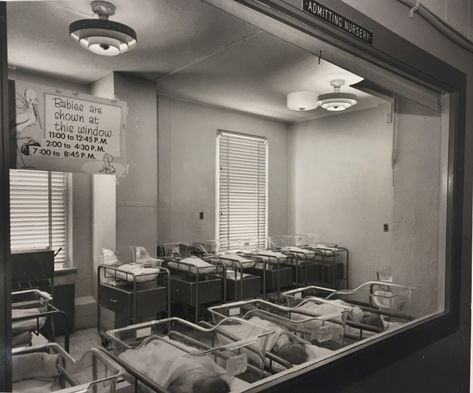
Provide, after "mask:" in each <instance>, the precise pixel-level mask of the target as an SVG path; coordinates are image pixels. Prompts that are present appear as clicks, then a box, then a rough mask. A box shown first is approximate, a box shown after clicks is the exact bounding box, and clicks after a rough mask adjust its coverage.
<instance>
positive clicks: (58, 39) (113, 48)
mask: <svg viewBox="0 0 473 393" xmlns="http://www.w3.org/2000/svg"><path fill="white" fill-rule="evenodd" d="M131 3H133V6H131V5H130V4H131ZM151 3H152V4H153V6H152V7H151V6H150V4H151ZM209 3H212V4H214V5H215V6H211V5H209ZM316 3H317V7H318V8H317V13H314V12H307V10H304V8H303V7H304V6H305V7H306V8H307V7H308V6H309V5H310V9H312V10H314V8H312V5H314V4H316ZM318 3H319V2H315V1H314V2H312V1H303V2H302V1H296V0H288V1H271V0H260V1H247V0H236V1H231V2H230V1H218V0H204V1H195V0H153V1H151V2H150V1H149V0H135V1H133V2H129V1H126V0H117V4H116V13H112V11H115V9H113V10H112V8H107V7H109V6H108V5H107V3H106V2H93V3H92V4H93V6H94V4H95V6H94V7H96V8H95V12H99V13H100V12H108V13H109V14H110V15H109V16H110V18H111V20H112V21H116V22H120V23H124V24H127V25H128V24H130V25H133V26H131V27H133V28H135V29H136V30H137V37H136V39H135V38H133V30H128V29H124V30H123V31H122V32H117V34H116V35H114V36H113V37H114V38H113V39H112V38H110V37H109V39H107V40H106V41H104V42H101V41H100V40H101V39H103V37H101V36H99V34H98V33H97V32H100V33H101V34H102V33H103V34H105V33H107V34H110V31H109V29H108V27H107V28H105V29H104V30H100V31H99V30H97V31H96V30H95V28H94V29H92V30H93V31H92V32H91V31H89V30H90V29H87V26H95V23H109V22H110V21H108V20H106V17H105V16H106V15H102V18H100V19H96V20H94V22H93V23H92V22H90V23H92V24H90V25H89V24H88V23H89V22H83V21H80V22H79V23H78V24H77V23H75V22H76V20H77V19H79V18H86V17H87V15H92V14H93V11H92V10H91V9H90V7H89V3H88V2H77V1H73V0H63V1H60V2H57V1H35V2H8V29H9V30H8V59H9V62H10V63H11V64H10V67H9V71H8V72H9V75H8V76H9V80H10V81H9V82H10V83H9V88H10V89H11V91H12V92H14V93H11V95H10V96H9V105H10V113H12V114H14V116H12V119H10V123H11V124H12V126H11V129H10V135H12V136H16V143H17V146H15V148H14V149H13V151H12V153H15V154H16V156H15V159H16V161H15V163H16V168H15V169H13V170H12V171H11V176H10V186H11V195H10V207H11V211H10V213H11V232H10V237H11V249H12V252H13V253H22V252H23V251H35V250H44V249H51V250H54V251H55V252H58V253H57V255H56V257H55V262H56V267H64V266H65V267H67V266H70V263H71V260H73V261H74V269H64V270H63V271H62V272H61V274H58V275H63V276H65V278H64V280H62V282H61V285H63V284H64V286H65V285H70V286H73V285H75V288H68V289H67V291H68V292H67V293H68V295H69V296H70V297H71V298H72V300H71V301H70V310H74V312H76V313H77V315H75V321H76V325H77V327H78V328H77V329H76V330H81V329H89V330H87V332H90V331H92V329H90V328H96V330H93V338H92V339H91V340H84V341H87V345H89V343H90V342H99V341H96V339H97V337H96V336H95V331H98V332H99V336H100V339H102V341H101V343H102V344H104V345H106V344H109V343H110V341H111V340H112V341H113V342H114V346H113V349H114V350H115V352H114V353H115V354H116V355H120V356H122V352H123V355H124V356H123V357H121V358H120V359H122V361H123V362H124V364H125V365H126V362H125V360H126V356H127V355H126V353H128V354H129V353H135V352H133V351H134V350H137V351H139V350H140V349H141V348H142V346H141V344H143V345H145V344H146V343H147V340H148V338H145V337H148V336H153V335H157V336H163V337H161V338H162V340H152V337H151V338H149V341H150V342H152V345H156V346H157V347H159V346H160V345H161V344H163V343H167V344H169V342H170V341H172V340H177V341H179V340H181V342H180V344H178V345H175V346H174V347H173V348H174V350H176V351H177V350H178V349H179V350H183V351H184V352H186V348H184V347H185V346H192V347H193V351H194V352H193V351H192V350H189V351H188V352H187V353H186V355H185V356H187V357H186V359H188V358H189V357H190V356H194V355H195V354H196V352H195V351H201V352H202V351H203V352H205V351H207V352H205V354H209V353H211V356H209V357H208V360H209V362H210V361H212V362H213V361H214V360H215V359H217V361H216V365H218V367H217V368H218V369H220V368H219V367H220V366H222V367H223V369H225V371H226V372H227V373H228V378H227V377H225V380H224V381H223V382H225V383H227V382H229V381H233V382H235V383H236V384H237V385H238V386H237V387H236V390H238V391H242V392H244V391H251V392H257V391H261V392H263V391H265V392H266V391H270V388H271V387H272V386H276V385H277V384H279V383H283V382H284V381H285V380H287V379H290V378H292V377H295V376H296V375H300V374H302V373H305V372H307V371H308V370H314V372H316V373H319V372H320V373H323V372H324V371H323V370H325V369H326V368H325V365H327V363H330V365H328V367H338V366H337V365H338V364H339V363H337V362H332V360H334V359H339V358H340V357H343V356H347V357H348V356H350V354H352V353H354V352H355V351H358V350H359V349H360V348H363V349H368V350H372V349H373V348H375V350H376V348H378V349H380V348H383V347H382V345H384V346H387V345H388V344H389V343H390V342H396V343H397V341H396V340H399V342H400V343H401V344H402V340H403V337H406V336H408V335H409V334H414V333H415V332H416V331H417V330H419V331H420V330H421V329H423V328H424V327H425V326H427V325H428V324H430V323H437V322H438V321H439V320H442V321H443V319H442V318H445V320H446V318H447V317H448V316H449V315H451V314H450V310H455V307H453V306H452V303H451V302H452V301H453V300H455V299H456V297H455V296H453V295H452V293H453V292H452V291H453V290H454V289H455V285H452V282H451V281H450V280H453V279H456V276H455V272H454V271H453V270H452V266H453V265H452V264H453V263H456V262H455V261H456V260H458V259H459V258H454V254H453V252H454V251H455V250H453V246H454V245H455V244H456V245H459V244H460V242H458V241H456V239H454V236H460V235H461V233H460V232H458V233H457V232H456V231H457V228H460V227H461V226H460V225H459V224H458V222H454V220H456V219H458V217H461V214H459V213H462V212H459V213H458V212H457V211H455V209H458V208H459V206H461V202H462V201H461V198H460V197H461V195H460V194H461V193H457V194H455V193H454V191H455V190H457V188H456V187H459V186H458V184H459V183H457V181H458V179H457V178H456V177H455V176H457V175H458V174H459V173H460V174H461V173H462V169H463V168H459V167H457V166H456V165H458V162H457V161H455V160H458V159H460V160H462V159H463V158H462V157H460V158H458V156H455V154H457V151H458V146H453V145H452V144H453V143H460V144H461V143H462V140H461V138H459V136H458V134H455V133H456V132H457V129H456V128H455V127H456V126H457V125H461V124H460V123H461V122H460V121H459V120H458V119H457V118H456V117H455V116H457V115H458V113H460V111H459V107H458V106H457V105H458V100H457V98H458V97H456V96H452V95H451V94H453V93H452V91H454V89H453V88H451V87H449V85H447V84H444V85H439V86H437V83H439V80H440V79H441V78H440V77H439V78H440V79H439V78H434V77H431V78H430V79H429V80H427V78H426V77H425V75H424V74H420V73H419V74H417V75H414V74H413V75H411V73H413V72H414V71H413V70H417V69H418V70H420V69H422V67H421V66H420V65H419V64H417V66H416V67H414V66H409V67H408V66H407V65H406V66H405V67H403V66H402V64H401V65H399V64H398V65H396V64H397V63H396V62H395V58H396V56H398V55H399V52H398V51H394V50H393V53H392V56H391V53H390V52H389V51H388V49H391V48H386V53H387V54H386V57H383V58H380V59H378V56H380V53H381V52H382V51H381V50H380V49H379V48H377V47H376V45H377V43H378V42H380V40H383V42H384V40H387V41H389V40H388V38H389V37H390V35H389V34H388V33H387V32H385V34H384V35H383V34H381V35H380V34H377V33H376V31H373V34H374V36H371V35H369V34H368V30H360V29H359V28H358V27H356V26H357V25H356V23H361V22H359V21H358V22H357V18H358V16H357V14H354V15H350V14H348V15H344V17H346V23H347V24H346V26H348V27H350V28H349V29H347V28H345V29H343V28H342V27H341V25H339V24H337V23H336V24H334V25H333V26H332V25H330V20H328V19H327V18H325V19H324V18H322V15H325V16H327V15H331V16H334V15H336V20H337V21H342V19H341V17H342V16H340V15H338V13H336V12H331V11H330V10H328V11H327V12H325V13H324V12H322V11H323V10H324V9H325V8H323V6H322V5H321V4H318ZM320 3H327V4H329V3H332V2H330V1H328V0H325V1H321V2H320ZM336 3H337V4H338V3H344V2H339V1H337V2H336ZM263 4H266V5H267V7H265V6H264V5H263ZM247 5H248V7H247ZM26 7H28V8H26ZM254 8H257V10H255V9H254ZM286 9H291V10H292V11H293V13H292V14H291V16H290V17H289V16H287V15H286V14H285V13H284V12H282V11H281V10H286ZM107 10H108V11H107ZM329 11H330V12H329ZM261 13H265V14H267V15H265V16H262V15H261ZM94 15H95V14H94ZM273 16H274V18H273ZM107 17H108V16H107ZM291 18H292V19H291ZM333 20H335V19H333ZM333 20H332V22H333ZM284 21H287V22H288V23H287V24H285V23H284ZM319 23H322V24H323V25H322V27H321V28H320V26H318V24H319ZM70 24H72V25H71V29H72V30H70V29H69V25H70ZM81 25H82V26H83V28H81V29H79V27H80V26H81ZM109 25H110V26H109V27H110V28H113V26H117V25H116V24H114V23H109ZM78 26H79V27H78ZM107 26H108V25H107ZM118 26H119V28H120V29H123V28H124V27H123V26H122V25H118ZM125 27H126V26H125ZM368 27H370V26H366V28H368ZM74 29H76V30H74ZM331 29H332V30H333V31H332V30H331ZM70 31H73V33H72V37H73V38H74V37H76V38H78V40H77V41H78V42H77V41H76V40H74V39H71V38H70ZM360 31H361V32H363V35H359V36H355V35H356V34H358V33H360ZM383 31H384V30H383ZM126 32H129V33H130V34H131V35H130V36H127V34H125V33H126ZM330 32H332V33H333V34H336V37H338V38H336V39H335V38H333V37H332V36H331V34H329V33H330ZM92 33H93V34H95V33H97V36H95V35H94V36H93V37H91V36H90V34H92ZM375 33H376V34H375ZM74 34H76V36H75V35H74ZM81 34H82V35H81ZM360 34H361V33H360ZM79 36H80V37H79ZM157 37H158V38H159V39H157ZM340 37H341V38H340ZM363 37H365V38H366V37H369V38H370V40H368V41H366V40H363V39H362V38H363ZM386 37H388V38H386ZM79 38H80V39H79ZM121 39H129V41H127V42H128V43H125V42H122V43H120V40H121ZM371 39H372V40H371ZM393 40H394V38H393ZM396 40H400V38H399V37H397V38H396ZM395 42H398V41H395ZM128 44H129V45H130V46H129V47H128ZM135 45H136V47H135ZM403 48H404V46H403ZM408 49H409V51H407V50H406V51H407V52H406V53H409V54H412V61H417V57H416V56H414V55H417V54H418V55H419V56H420V57H419V58H422V59H423V58H424V57H422V56H424V55H425V56H427V55H426V54H425V53H424V52H422V51H420V50H419V52H417V48H415V47H409V48H408ZM120 51H121V52H122V53H118V52H120ZM399 51H400V49H399ZM100 54H116V56H109V57H100V56H99V55H100ZM426 58H427V59H431V58H430V57H429V56H427V57H426ZM431 60H432V59H431ZM431 63H432V64H433V61H426V62H425V64H428V65H430V64H431ZM425 64H424V65H425ZM442 64H443V65H442ZM397 66H399V67H398V68H396V67H397ZM444 66H445V64H444V63H441V66H439V67H441V69H443V68H442V67H444ZM445 67H447V66H445ZM425 69H426V71H425V73H427V72H428V71H429V70H430V69H429V68H428V67H427V66H426V67H425ZM457 79H458V80H460V79H461V78H457ZM460 109H461V108H460ZM460 136H461V135H460ZM15 154H11V156H13V155H15ZM48 171H49V172H48ZM66 173H67V174H66ZM71 173H72V174H73V175H72V174H71ZM73 176H74V177H73ZM460 186H461V185H460ZM455 198H460V200H456V199H455ZM452 228H453V229H452ZM460 237H461V236H460ZM455 252H458V251H455ZM23 254H25V255H26V254H29V253H23ZM43 254H48V258H49V259H48V261H49V262H50V264H52V258H51V254H52V253H51V252H48V253H43ZM15 257H17V256H16V255H15ZM27 259H28V261H27V262H29V261H33V260H34V258H29V255H28V258H27ZM18 266H19V265H18ZM21 266H23V265H21ZM31 270H32V272H33V274H34V273H35V271H34V269H31ZM50 270H52V269H50ZM452 288H453V289H452ZM61 289H62V290H66V288H61ZM59 293H62V292H59ZM74 297H76V298H77V302H76V303H74ZM452 299H453V300H452ZM168 317H170V318H173V317H179V318H180V319H179V321H178V322H176V321H173V322H169V324H168V325H166V326H164V324H165V323H167V322H158V323H156V322H151V324H152V326H147V325H142V323H145V324H146V323H148V322H150V321H157V320H160V321H161V320H166V321H167V319H166V318H168ZM227 318H239V321H238V323H236V322H234V321H233V320H232V319H230V320H228V319H227ZM224 319H225V322H223V323H222V324H221V325H218V326H219V327H218V329H220V327H221V328H222V329H223V328H226V329H228V330H227V331H225V332H223V331H221V330H218V329H217V328H216V327H215V326H217V324H219V323H221V322H222V320H224ZM183 320H185V321H186V322H185V323H184V322H183ZM242 320H244V321H243V322H242ZM161 324H162V325H161ZM253 325H258V329H256V330H252V329H253V328H254V326H253ZM171 326H174V327H175V330H172V329H171V328H170V327H171ZM176 326H178V327H176ZM251 326H253V328H252V327H251ZM261 327H263V328H264V329H266V330H264V334H263V333H261V334H259V335H258V337H256V338H255V337H254V334H255V331H258V330H259V328H261ZM122 328H123V329H124V330H120V331H115V332H112V333H110V331H111V330H115V329H122ZM203 329H210V330H212V329H213V330H212V332H214V333H215V332H218V334H216V333H215V334H210V333H209V332H206V333H203ZM268 329H269V330H268ZM401 332H402V334H400V333H401ZM412 332H414V333H412ZM87 334H89V333H87ZM270 334H271V336H270V337H269V338H268V340H267V346H263V345H262V344H261V342H260V341H259V340H262V338H263V337H264V336H265V335H270ZM186 335H188V336H186ZM426 336H427V335H426ZM121 340H122V341H126V343H125V345H123V348H122V347H120V344H123V343H120V341H121ZM263 341H264V340H263ZM228 342H231V344H229V343H228ZM156 343H159V344H156ZM115 344H116V345H115ZM167 344H166V345H167ZM181 344H182V345H181ZM260 344H261V345H260ZM146 345H147V344H146ZM152 345H151V346H152ZM166 345H165V344H163V348H164V349H159V355H161V354H162V355H163V356H162V357H161V356H158V357H157V358H156V359H157V360H158V361H159V362H161V361H162V364H161V363H159V362H156V367H155V368H153V370H152V371H153V372H152V373H149V372H148V371H149V370H142V369H140V370H138V369H139V367H138V366H140V365H147V364H153V367H154V364H155V362H154V361H152V360H149V359H143V362H141V361H136V360H135V361H133V364H131V366H132V368H133V370H134V369H135V368H136V369H137V370H138V371H140V372H143V373H147V374H146V375H147V376H148V377H150V376H154V375H157V377H156V378H155V379H156V381H155V382H156V383H158V384H160V383H164V382H163V380H166V383H168V382H169V383H168V384H167V386H162V387H161V388H162V389H161V390H160V391H172V390H171V389H170V388H169V387H170V381H168V380H167V379H166V378H167V376H170V375H172V376H174V370H171V371H169V370H168V368H167V367H168V366H169V365H173V364H177V363H178V362H177V361H176V362H174V361H171V360H169V361H168V360H167V359H166V358H165V355H168V354H169V353H171V352H172V350H168V349H169V348H168V349H166ZM377 345H379V347H377ZM151 346H150V347H151ZM125 347H126V349H127V350H129V351H130V352H125V350H124V348H125ZM401 347H402V345H399V346H398V348H401ZM108 348H110V347H108ZM147 348H148V347H147ZM160 348H161V347H160ZM183 348H184V349H183ZM222 348H225V350H222ZM262 348H263V349H262ZM288 348H289V350H288V351H287V349H288ZM87 349H88V348H87ZM0 350H1V348H0ZM144 352H146V351H143V352H141V354H143V353H144ZM181 352H182V351H181ZM399 353H400V352H399ZM135 354H136V353H135ZM199 354H200V355H202V353H199ZM358 354H359V355H360V359H361V358H363V356H365V355H364V354H365V351H363V352H359V353H358ZM104 356H106V354H104ZM139 356H141V355H137V357H136V359H139ZM169 356H174V355H169ZM177 356H178V355H176V357H177ZM179 356H180V355H179ZM387 356H390V355H389V354H388V355H387ZM206 358H207V357H206ZM151 359H153V358H151ZM199 359H202V358H199ZM345 360H349V359H348V358H347V359H344V361H345ZM199 361H200V360H199ZM227 361H228V364H227ZM191 363H192V362H189V364H191ZM224 363H225V365H223V364H224ZM199 364H200V363H199ZM321 366H323V367H321ZM223 369H222V372H223ZM316 369H317V370H316ZM133 370H131V371H130V370H127V371H129V372H134V371H133ZM315 370H316V371H315ZM339 371H340V375H341V374H343V372H344V371H343V370H339ZM161 373H162V374H161ZM166 373H167V374H166ZM176 373H177V371H176ZM191 374H192V375H194V374H193V373H187V372H184V373H183V377H182V378H183V379H185V377H186V375H191ZM337 374H338V373H337ZM163 375H165V376H166V378H164V377H163ZM217 377H218V378H219V376H217ZM169 378H171V377H169ZM218 378H217V379H218ZM125 380H126V381H127V378H125ZM218 381H219V382H222V381H221V380H220V379H219V380H218ZM178 382H179V381H178ZM124 383H126V382H124ZM240 383H241V385H239V384H240ZM176 384H178V383H176ZM189 386H190V385H189ZM130 389H131V390H132V389H133V387H132V386H131V387H130ZM323 389H324V386H315V385H314V386H313V390H314V391H319V390H320V391H323Z"/></svg>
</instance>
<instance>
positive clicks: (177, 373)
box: [120, 340, 230, 393]
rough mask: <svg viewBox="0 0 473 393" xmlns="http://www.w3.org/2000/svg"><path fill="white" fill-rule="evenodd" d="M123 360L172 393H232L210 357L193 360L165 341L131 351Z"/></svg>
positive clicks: (219, 369)
mask: <svg viewBox="0 0 473 393" xmlns="http://www.w3.org/2000/svg"><path fill="white" fill-rule="evenodd" d="M178 345H179V346H180V347H183V348H187V349H188V350H189V351H193V350H195V349H194V348H191V347H187V346H185V345H183V344H181V343H179V344H178ZM120 357H121V358H122V359H123V360H125V361H126V362H127V363H129V364H130V365H132V366H133V367H134V368H136V369H137V370H138V371H140V372H141V373H143V374H144V375H146V376H147V377H148V378H149V379H151V380H152V381H155V382H156V383H157V384H159V385H161V386H163V387H164V388H166V389H168V390H169V392H170V393H227V392H230V383H229V380H228V377H227V376H225V375H223V374H224V373H225V371H224V370H223V369H222V368H221V367H220V366H218V365H217V364H216V363H215V362H214V361H213V360H212V359H211V358H210V357H208V356H192V355H190V354H188V353H187V352H185V351H183V350H181V349H179V348H177V347H175V346H174V345H171V344H169V343H167V342H165V341H163V340H153V341H150V342H148V343H147V344H146V345H144V346H142V347H139V348H137V349H129V350H127V351H125V352H123V353H122V354H121V355H120Z"/></svg>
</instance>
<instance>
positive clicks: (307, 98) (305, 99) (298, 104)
mask: <svg viewBox="0 0 473 393" xmlns="http://www.w3.org/2000/svg"><path fill="white" fill-rule="evenodd" d="M287 107H288V108H289V109H291V110H293V111H300V112H304V111H311V110H313V109H315V108H317V93H314V92H313V91H293V92H292V93H289V94H288V95H287Z"/></svg>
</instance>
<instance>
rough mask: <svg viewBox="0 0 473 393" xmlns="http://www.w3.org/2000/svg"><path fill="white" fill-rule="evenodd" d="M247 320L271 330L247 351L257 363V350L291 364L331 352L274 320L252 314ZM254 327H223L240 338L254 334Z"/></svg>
mask: <svg viewBox="0 0 473 393" xmlns="http://www.w3.org/2000/svg"><path fill="white" fill-rule="evenodd" d="M248 321H249V322H252V323H253V324H254V325H257V326H260V327H264V328H266V329H270V330H272V331H273V333H271V334H270V335H269V336H268V339H267V340H266V341H265V343H264V344H263V341H262V342H261V344H260V347H258V348H254V349H256V351H255V352H248V357H249V358H250V359H251V360H252V361H253V362H255V363H256V364H257V365H260V363H261V358H259V357H258V355H257V352H271V353H272V354H274V355H276V356H278V357H280V358H281V359H283V360H285V361H287V362H289V363H290V364H292V365H297V364H302V363H304V362H306V361H309V360H314V359H319V360H320V359H322V358H325V357H327V356H330V355H331V354H332V351H331V350H329V349H325V348H320V347H318V346H316V345H312V344H310V343H309V342H307V341H305V340H302V339H300V338H299V337H297V336H296V335H294V334H293V333H291V332H289V331H287V330H285V329H283V328H281V326H280V325H278V324H277V323H275V322H272V321H269V320H267V319H263V318H260V317H258V316H253V317H251V318H250V319H249V320H248ZM255 329H256V327H251V326H247V325H226V326H225V327H224V330H225V332H226V333H230V334H231V335H232V336H234V337H236V338H238V339H240V340H241V339H245V338H248V337H252V336H254V335H255V332H254V331H253V330H255ZM223 339H224V338H223ZM263 345H264V347H263ZM276 368H277V367H276Z"/></svg>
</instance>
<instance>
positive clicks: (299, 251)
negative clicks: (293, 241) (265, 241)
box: [281, 246, 314, 257]
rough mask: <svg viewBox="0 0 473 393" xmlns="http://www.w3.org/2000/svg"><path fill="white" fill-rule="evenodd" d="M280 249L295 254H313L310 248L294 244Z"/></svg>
mask: <svg viewBox="0 0 473 393" xmlns="http://www.w3.org/2000/svg"><path fill="white" fill-rule="evenodd" d="M281 251H283V252H288V253H291V252H292V253H296V254H304V255H305V256H308V257H310V256H313V255H314V252H313V251H311V250H307V249H305V248H300V247H296V246H287V247H283V248H282V249H281Z"/></svg>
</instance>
